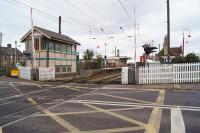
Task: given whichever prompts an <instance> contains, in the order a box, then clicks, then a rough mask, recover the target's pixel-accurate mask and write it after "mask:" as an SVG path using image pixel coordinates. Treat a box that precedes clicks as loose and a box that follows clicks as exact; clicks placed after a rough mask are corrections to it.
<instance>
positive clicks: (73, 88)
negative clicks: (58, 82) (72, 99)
mask: <svg viewBox="0 0 200 133" xmlns="http://www.w3.org/2000/svg"><path fill="white" fill-rule="evenodd" d="M65 88H66V89H70V90H74V91H80V90H79V89H77V88H75V87H65Z"/></svg>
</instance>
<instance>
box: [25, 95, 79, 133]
mask: <svg viewBox="0 0 200 133" xmlns="http://www.w3.org/2000/svg"><path fill="white" fill-rule="evenodd" d="M28 101H29V102H31V103H32V104H33V105H37V104H38V103H37V102H36V101H35V100H34V99H33V98H31V97H29V98H28ZM37 108H38V109H39V110H41V111H42V112H44V113H45V114H46V115H47V116H49V117H51V118H52V119H53V120H55V121H56V122H57V123H59V124H60V125H61V126H63V127H64V128H66V129H67V130H70V131H72V132H79V129H78V128H76V127H74V126H73V125H72V124H70V123H69V122H67V121H65V120H64V119H62V118H61V117H59V116H57V115H54V113H52V112H50V111H49V110H42V107H41V106H38V107H37Z"/></svg>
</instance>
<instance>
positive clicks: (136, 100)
mask: <svg viewBox="0 0 200 133" xmlns="http://www.w3.org/2000/svg"><path fill="white" fill-rule="evenodd" d="M92 94H98V95H103V96H108V97H114V98H118V99H125V100H130V101H135V102H141V103H146V104H154V103H153V102H148V101H144V100H138V99H133V98H127V97H120V96H114V95H109V94H105V93H92Z"/></svg>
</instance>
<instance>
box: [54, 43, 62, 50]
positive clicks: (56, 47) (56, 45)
mask: <svg viewBox="0 0 200 133" xmlns="http://www.w3.org/2000/svg"><path fill="white" fill-rule="evenodd" d="M55 50H56V51H61V45H60V44H59V43H56V44H55Z"/></svg>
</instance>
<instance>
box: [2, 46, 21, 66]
mask: <svg viewBox="0 0 200 133" xmlns="http://www.w3.org/2000/svg"><path fill="white" fill-rule="evenodd" d="M11 46H12V45H11V44H7V47H1V54H0V57H1V63H0V65H1V66H2V67H3V68H4V67H11V66H14V65H15V64H16V63H22V62H23V54H22V52H21V51H19V49H17V48H12V47H11ZM15 55H16V57H15Z"/></svg>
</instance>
